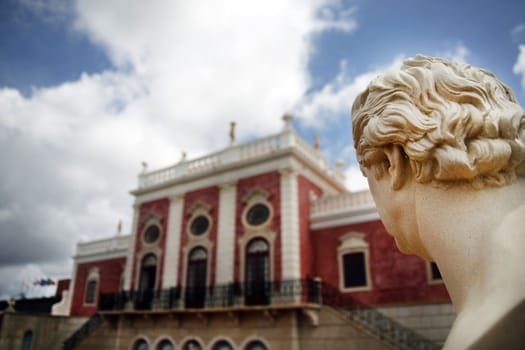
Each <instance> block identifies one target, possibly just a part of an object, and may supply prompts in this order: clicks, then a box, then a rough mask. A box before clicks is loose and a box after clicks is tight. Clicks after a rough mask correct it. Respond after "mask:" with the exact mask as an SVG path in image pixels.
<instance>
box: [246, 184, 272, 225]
mask: <svg viewBox="0 0 525 350" xmlns="http://www.w3.org/2000/svg"><path fill="white" fill-rule="evenodd" d="M269 198H270V193H269V192H268V191H266V190H263V189H262V188H258V187H257V188H254V189H252V190H251V191H249V192H248V193H247V194H246V195H245V196H244V197H243V199H242V201H243V203H244V209H243V211H242V214H241V222H242V225H243V226H244V229H245V230H247V231H254V230H255V231H256V230H264V229H268V228H269V227H270V225H271V224H272V222H273V215H274V211H273V206H272V204H271V203H270V201H269ZM257 204H262V205H264V206H266V207H267V208H268V210H269V211H270V214H269V215H268V219H267V220H266V221H265V222H263V223H262V224H260V225H250V223H248V221H247V220H246V215H247V214H248V212H249V211H250V209H252V208H253V207H254V206H256V205H257Z"/></svg>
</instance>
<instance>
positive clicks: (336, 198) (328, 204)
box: [310, 191, 375, 216]
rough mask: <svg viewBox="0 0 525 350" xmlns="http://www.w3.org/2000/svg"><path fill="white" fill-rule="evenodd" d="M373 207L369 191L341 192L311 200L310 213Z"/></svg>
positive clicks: (314, 214) (319, 213)
mask: <svg viewBox="0 0 525 350" xmlns="http://www.w3.org/2000/svg"><path fill="white" fill-rule="evenodd" d="M369 207H375V203H374V199H373V198H372V194H371V193H370V191H361V192H355V193H341V194H336V195H333V196H327V197H321V198H319V199H316V200H315V201H314V202H312V206H311V212H310V213H311V215H312V216H316V215H322V214H325V213H333V212H338V211H342V210H351V209H361V208H369Z"/></svg>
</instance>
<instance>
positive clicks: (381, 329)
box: [346, 306, 441, 350]
mask: <svg viewBox="0 0 525 350" xmlns="http://www.w3.org/2000/svg"><path fill="white" fill-rule="evenodd" d="M346 314H347V315H348V316H349V317H350V319H351V320H353V321H354V322H357V323H359V324H360V325H361V326H362V327H364V328H366V329H367V330H368V331H369V332H371V333H372V334H374V335H375V336H376V337H378V338H379V339H380V340H382V341H384V342H386V343H388V344H389V345H390V346H392V347H394V348H396V349H399V350H438V349H441V346H439V345H437V344H436V343H434V342H433V341H431V340H429V339H427V338H425V337H423V336H421V335H419V334H417V333H416V332H414V331H413V330H411V329H410V328H407V327H404V326H402V325H400V324H399V323H397V322H396V321H394V320H392V319H391V318H389V317H387V316H385V315H383V314H382V313H381V312H379V311H377V310H376V309H374V308H371V307H366V306H360V307H353V308H351V309H348V310H346Z"/></svg>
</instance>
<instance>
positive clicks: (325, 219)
mask: <svg viewBox="0 0 525 350" xmlns="http://www.w3.org/2000/svg"><path fill="white" fill-rule="evenodd" d="M375 220H380V217H379V213H378V212H377V208H376V207H375V206H366V207H362V208H352V209H343V210H337V211H336V210H334V211H333V212H329V213H326V214H322V215H315V216H312V217H311V219H310V229H311V230H319V229H322V228H330V227H338V226H344V225H351V224H358V223H362V222H369V221H375Z"/></svg>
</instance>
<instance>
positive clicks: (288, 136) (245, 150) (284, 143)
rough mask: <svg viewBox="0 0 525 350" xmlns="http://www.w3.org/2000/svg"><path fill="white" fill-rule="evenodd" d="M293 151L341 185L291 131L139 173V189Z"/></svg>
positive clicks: (336, 173)
mask: <svg viewBox="0 0 525 350" xmlns="http://www.w3.org/2000/svg"><path fill="white" fill-rule="evenodd" d="M292 147H293V148H295V149H296V150H297V151H298V152H299V154H301V155H302V156H303V157H305V158H306V159H308V160H309V161H310V162H311V163H312V164H315V165H316V166H317V167H319V168H320V169H321V170H323V171H325V172H327V174H329V175H330V176H333V177H334V178H335V179H336V180H337V181H340V182H342V181H343V180H344V175H343V173H342V172H341V171H340V169H336V168H330V167H329V166H328V162H327V161H326V159H325V158H324V157H323V156H322V155H321V153H320V152H319V151H318V150H315V149H314V148H313V147H312V146H310V145H309V144H308V143H307V142H306V141H304V140H303V139H301V138H300V137H299V136H298V135H297V134H296V133H295V132H294V131H293V130H284V131H283V132H281V133H279V134H276V135H272V136H268V137H264V138H261V139H257V140H255V141H252V142H248V143H245V144H241V145H233V146H230V147H228V148H226V149H224V150H222V151H220V152H216V153H212V154H210V155H207V156H204V157H201V158H197V159H194V160H190V161H186V160H182V161H180V162H179V163H177V164H175V165H173V166H170V167H167V168H163V169H158V170H154V171H150V172H147V173H142V174H140V175H139V189H145V188H150V187H155V186H159V185H162V184H164V183H169V182H170V181H174V180H177V179H180V178H183V177H185V176H190V175H195V174H199V173H204V172H206V171H209V170H211V169H215V168H217V167H220V166H227V165H229V164H234V163H236V162H240V161H245V160H248V159H253V158H256V157H261V156H265V155H268V154H271V153H272V152H275V151H278V150H281V149H286V148H292Z"/></svg>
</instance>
